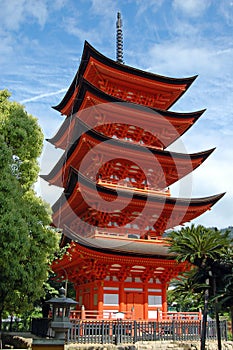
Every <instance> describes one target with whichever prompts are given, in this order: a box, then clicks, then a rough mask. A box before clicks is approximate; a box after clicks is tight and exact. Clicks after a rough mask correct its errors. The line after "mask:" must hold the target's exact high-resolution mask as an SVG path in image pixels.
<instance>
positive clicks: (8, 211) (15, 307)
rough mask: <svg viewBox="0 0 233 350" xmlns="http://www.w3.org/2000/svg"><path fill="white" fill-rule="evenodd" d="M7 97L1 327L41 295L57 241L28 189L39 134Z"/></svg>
mask: <svg viewBox="0 0 233 350" xmlns="http://www.w3.org/2000/svg"><path fill="white" fill-rule="evenodd" d="M9 97H10V94H9V93H8V91H6V90H4V91H0V135H1V136H0V173H1V178H0V326H1V320H2V317H3V316H4V312H8V313H13V312H14V313H16V314H17V313H19V312H22V311H24V310H26V309H29V308H30V306H31V305H32V303H33V302H34V300H36V299H38V298H39V297H40V295H42V293H43V283H44V281H45V280H46V279H47V273H48V266H49V263H50V259H51V258H52V256H53V253H54V252H55V250H56V249H57V241H58V240H57V236H56V234H55V233H54V232H53V229H52V228H51V227H50V223H51V213H50V208H49V206H48V205H47V204H45V203H44V202H43V201H42V199H41V198H38V197H37V196H36V194H35V192H34V190H33V188H32V186H33V184H34V182H35V180H36V179H37V177H38V171H39V166H38V162H37V158H38V156H39V155H40V152H41V150H42V144H43V134H42V131H41V129H40V127H39V125H38V124H37V121H36V119H35V118H34V117H32V116H31V115H29V114H27V112H26V111H25V110H24V107H23V106H21V105H20V104H18V103H16V102H11V101H9ZM0 329H1V328H0Z"/></svg>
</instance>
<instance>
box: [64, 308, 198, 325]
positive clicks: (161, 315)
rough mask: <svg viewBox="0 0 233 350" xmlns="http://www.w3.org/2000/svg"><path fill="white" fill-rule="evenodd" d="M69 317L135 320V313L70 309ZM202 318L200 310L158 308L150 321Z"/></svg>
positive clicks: (196, 319) (194, 319) (195, 319)
mask: <svg viewBox="0 0 233 350" xmlns="http://www.w3.org/2000/svg"><path fill="white" fill-rule="evenodd" d="M70 318H71V319H82V320H96V319H97V320H116V319H124V320H135V315H134V312H133V311H124V312H119V311H101V312H100V311H98V310H85V309H84V308H82V309H81V310H71V311H70ZM201 318H202V314H201V312H176V311H168V312H162V311H160V310H159V309H158V310H157V318H156V319H153V320H151V321H161V322H162V321H168V322H169V321H173V320H180V321H200V320H201Z"/></svg>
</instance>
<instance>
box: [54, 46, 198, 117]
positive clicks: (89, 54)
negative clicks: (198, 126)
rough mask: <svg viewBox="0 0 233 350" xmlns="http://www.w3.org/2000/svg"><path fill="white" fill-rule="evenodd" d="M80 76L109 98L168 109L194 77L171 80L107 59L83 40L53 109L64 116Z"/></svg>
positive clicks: (74, 94)
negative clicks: (67, 83)
mask: <svg viewBox="0 0 233 350" xmlns="http://www.w3.org/2000/svg"><path fill="white" fill-rule="evenodd" d="M83 77H84V78H85V79H86V80H88V81H89V82H90V83H92V84H93V85H95V86H96V87H98V88H99V89H101V90H103V91H105V92H106V93H108V94H109V95H113V96H116V97H119V98H121V99H123V100H124V101H129V102H135V103H138V104H142V105H145V106H150V107H157V108H160V109H168V108H170V107H171V106H172V105H173V104H174V103H175V102H176V101H177V100H178V99H179V98H180V97H181V96H182V95H183V93H184V92H185V91H186V90H187V89H188V88H189V86H190V85H191V84H192V82H193V81H194V80H195V79H196V77H197V76H193V77H189V78H170V77H165V76H161V75H157V74H154V73H150V72H146V71H143V70H140V69H136V68H133V67H130V66H127V65H124V64H121V63H118V62H116V61H114V60H112V59H110V58H107V57H106V56H104V55H102V54H101V53H100V52H98V51H97V50H96V49H95V48H94V47H92V46H91V45H90V44H89V43H88V42H87V41H85V44H84V49H83V54H82V58H81V63H80V66H79V69H78V71H77V73H76V75H75V77H74V80H73V82H72V83H71V85H70V87H69V89H68V91H67V93H66V94H65V96H64V98H63V99H62V101H61V102H60V103H59V104H58V105H57V106H55V107H54V108H55V109H56V110H58V111H60V112H61V113H62V114H65V115H69V114H71V113H72V106H73V101H74V100H75V98H76V95H77V93H78V89H79V83H80V80H81V79H82V78H83Z"/></svg>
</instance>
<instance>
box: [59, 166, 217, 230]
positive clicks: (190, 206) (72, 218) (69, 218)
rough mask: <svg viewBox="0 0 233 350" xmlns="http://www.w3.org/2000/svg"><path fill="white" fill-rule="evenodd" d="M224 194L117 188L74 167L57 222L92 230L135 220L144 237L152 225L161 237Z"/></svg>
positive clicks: (195, 215) (207, 207)
mask: <svg viewBox="0 0 233 350" xmlns="http://www.w3.org/2000/svg"><path fill="white" fill-rule="evenodd" d="M223 195H224V193H222V194H218V195H214V196H210V197H205V198H195V199H190V198H173V197H166V196H161V195H157V194H152V193H151V192H146V191H134V190H129V189H127V190H126V189H120V188H118V189H117V191H116V189H113V188H108V187H107V186H103V185H99V184H96V183H94V182H92V181H90V180H89V179H87V178H86V177H85V176H83V175H82V174H81V173H80V172H78V171H76V170H75V169H73V168H71V172H70V177H69V182H68V186H67V188H66V189H65V191H64V193H63V194H62V195H61V196H60V198H59V199H58V200H57V201H56V203H55V204H54V205H53V207H52V209H53V224H54V226H56V227H59V228H63V227H64V225H66V226H68V227H71V229H72V230H73V231H76V230H77V232H78V231H79V232H82V230H84V231H85V225H86V228H87V229H89V230H90V227H93V226H94V227H110V226H111V223H112V222H115V223H117V224H118V226H124V227H125V226H126V225H127V224H129V223H132V222H133V223H134V225H137V227H138V230H139V232H140V234H141V237H143V236H145V233H146V231H148V229H147V227H148V226H150V227H151V228H153V229H152V231H154V232H150V236H151V237H153V235H154V236H155V237H157V236H159V235H161V234H162V233H163V232H164V231H165V230H167V229H169V228H173V227H175V226H178V225H181V224H184V223H185V222H188V221H190V220H193V219H194V218H196V217H198V216H199V215H201V214H203V213H204V212H205V211H206V210H209V209H210V208H211V207H212V206H213V205H214V204H215V203H216V202H217V201H218V200H219V199H220V198H221V197H222V196H223ZM119 206H120V207H119ZM119 208H120V209H119ZM121 208H122V209H121ZM72 223H74V225H73V226H72ZM82 225H83V227H82ZM113 230H114V228H113ZM84 231H83V232H84Z"/></svg>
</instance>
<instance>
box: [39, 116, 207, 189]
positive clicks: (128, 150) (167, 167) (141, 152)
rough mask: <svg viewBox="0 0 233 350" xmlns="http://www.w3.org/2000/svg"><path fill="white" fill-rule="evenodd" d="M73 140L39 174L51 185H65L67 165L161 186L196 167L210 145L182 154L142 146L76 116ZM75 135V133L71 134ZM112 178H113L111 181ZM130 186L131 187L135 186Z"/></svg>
mask: <svg viewBox="0 0 233 350" xmlns="http://www.w3.org/2000/svg"><path fill="white" fill-rule="evenodd" d="M75 129H76V131H75V132H74V133H73V138H74V141H73V142H71V145H72V146H71V147H70V148H69V149H68V151H67V152H64V154H63V155H62V157H61V158H60V159H59V161H58V162H57V163H56V165H55V167H54V168H53V169H52V170H51V172H50V173H49V174H48V175H41V177H42V178H43V179H44V180H46V181H48V182H49V183H50V184H52V185H56V186H60V187H66V184H67V179H68V174H69V168H70V167H73V168H75V169H77V170H80V167H81V169H84V170H80V171H81V172H82V173H83V174H84V175H86V176H87V177H88V178H90V179H92V180H93V181H96V180H97V175H98V177H99V178H100V179H101V180H104V181H108V182H109V181H111V178H112V179H113V178H116V179H117V180H116V181H115V182H117V181H120V180H124V179H126V178H128V179H132V180H131V181H132V184H131V185H133V182H134V183H135V185H136V184H137V186H139V187H141V188H142V187H145V185H144V186H143V183H144V184H147V185H149V186H151V187H152V188H153V189H164V188H165V187H167V186H170V185H171V184H173V183H174V182H176V181H178V180H179V179H181V178H182V177H184V176H186V175H187V174H189V173H190V172H192V171H193V170H194V169H195V168H197V167H198V166H199V165H200V164H201V163H203V162H204V160H205V159H206V158H207V157H208V156H209V155H210V154H211V153H212V152H213V150H214V148H213V149H210V150H207V151H204V152H199V153H194V154H185V153H177V152H169V151H164V150H161V149H160V150H159V149H156V148H151V147H145V146H142V145H140V144H136V143H132V142H129V141H122V140H118V139H114V138H109V137H107V136H105V135H103V134H101V133H99V132H97V131H95V130H92V129H90V127H89V126H87V125H86V124H85V123H83V122H82V121H81V120H79V119H76V125H75ZM75 135H76V136H75ZM113 182H114V181H113ZM137 186H134V187H137Z"/></svg>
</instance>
